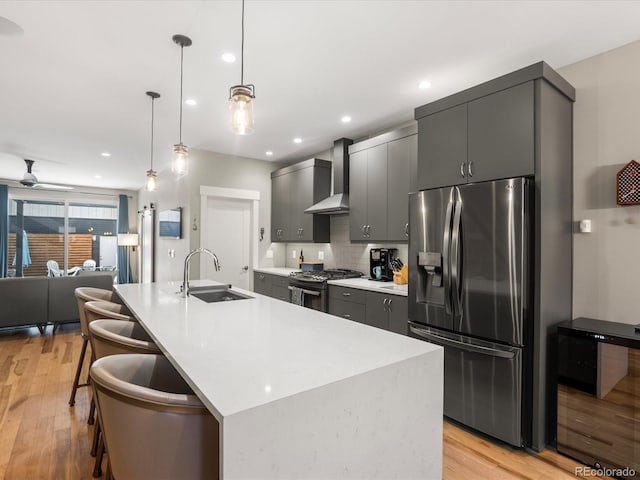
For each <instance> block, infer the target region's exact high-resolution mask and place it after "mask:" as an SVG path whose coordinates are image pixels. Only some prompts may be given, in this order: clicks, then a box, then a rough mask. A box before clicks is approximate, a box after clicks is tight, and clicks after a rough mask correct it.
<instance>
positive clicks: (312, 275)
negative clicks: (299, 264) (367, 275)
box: [289, 268, 363, 283]
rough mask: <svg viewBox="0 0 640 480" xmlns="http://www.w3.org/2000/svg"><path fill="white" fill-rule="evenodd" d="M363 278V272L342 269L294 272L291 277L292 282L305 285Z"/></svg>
mask: <svg viewBox="0 0 640 480" xmlns="http://www.w3.org/2000/svg"><path fill="white" fill-rule="evenodd" d="M362 276H363V273H362V272H357V271H355V270H346V269H340V268H336V269H331V270H321V271H317V272H293V273H291V274H290V275H289V277H290V279H291V280H295V281H296V282H303V283H324V282H326V281H327V280H342V279H345V278H359V277H362Z"/></svg>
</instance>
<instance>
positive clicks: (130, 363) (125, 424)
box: [91, 355, 219, 480]
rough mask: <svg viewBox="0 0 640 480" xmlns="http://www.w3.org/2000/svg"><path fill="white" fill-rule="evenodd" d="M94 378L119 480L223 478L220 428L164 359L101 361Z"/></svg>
mask: <svg viewBox="0 0 640 480" xmlns="http://www.w3.org/2000/svg"><path fill="white" fill-rule="evenodd" d="M91 378H92V380H93V382H92V385H93V388H94V392H95V398H96V403H97V405H98V408H99V410H100V414H101V419H102V428H103V431H104V435H105V443H106V445H107V451H108V452H109V459H110V462H111V469H112V471H113V475H114V477H115V478H124V479H126V478H135V479H136V480H147V479H149V480H151V479H157V478H180V479H184V480H192V479H193V480H200V479H210V478H219V462H218V458H219V453H218V452H219V444H218V435H219V433H218V422H217V421H216V419H215V418H214V417H213V415H211V413H209V412H208V411H207V409H206V408H205V407H204V405H203V404H202V403H201V402H200V400H198V397H196V396H195V395H194V394H193V392H192V391H191V389H190V388H189V386H188V385H187V384H186V382H185V381H184V380H183V379H182V378H181V377H180V375H179V374H178V372H177V371H176V370H175V368H173V366H172V365H171V363H170V362H169V361H168V360H167V359H166V358H165V357H164V356H160V355H112V356H109V357H103V358H101V359H98V360H96V361H95V362H94V363H93V365H92V367H91ZM132 459H135V461H132Z"/></svg>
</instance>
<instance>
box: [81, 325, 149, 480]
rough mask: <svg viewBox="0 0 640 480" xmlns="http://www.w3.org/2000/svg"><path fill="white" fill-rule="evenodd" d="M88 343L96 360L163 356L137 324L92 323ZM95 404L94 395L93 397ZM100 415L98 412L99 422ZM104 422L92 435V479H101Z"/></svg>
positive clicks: (97, 426) (99, 424)
mask: <svg viewBox="0 0 640 480" xmlns="http://www.w3.org/2000/svg"><path fill="white" fill-rule="evenodd" d="M89 339H90V340H91V350H92V352H93V355H94V358H95V359H100V358H103V357H107V356H109V355H119V354H130V353H139V354H161V353H162V352H161V351H160V349H159V348H158V346H157V345H156V344H155V343H154V342H153V340H152V339H151V337H150V336H149V334H147V332H146V331H145V329H144V328H142V325H140V324H139V323H137V322H129V321H123V320H113V319H100V320H94V321H92V322H90V323H89ZM94 400H95V395H94ZM99 418H100V412H98V419H99ZM101 429H102V427H101V422H100V420H99V421H98V423H97V425H96V428H95V430H94V434H93V442H92V446H91V455H93V456H95V457H96V461H95V465H94V469H93V476H94V477H99V476H101V475H102V457H103V455H104V445H103V443H102V442H103V440H102V437H101V435H100V431H101Z"/></svg>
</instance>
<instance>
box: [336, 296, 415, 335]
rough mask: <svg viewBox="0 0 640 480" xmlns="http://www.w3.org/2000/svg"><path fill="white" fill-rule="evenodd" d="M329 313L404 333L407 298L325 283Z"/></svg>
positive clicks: (405, 330) (406, 317)
mask: <svg viewBox="0 0 640 480" xmlns="http://www.w3.org/2000/svg"><path fill="white" fill-rule="evenodd" d="M329 313H330V314H331V315H336V316H338V317H342V318H346V319H348V320H353V321H354V322H359V323H364V324H365V325H370V326H372V327H378V328H382V329H384V330H389V331H391V332H395V333H400V334H403V335H406V334H407V320H408V309H407V297H403V296H400V295H386V294H383V293H376V292H369V291H366V290H360V289H357V288H348V287H338V286H335V285H329Z"/></svg>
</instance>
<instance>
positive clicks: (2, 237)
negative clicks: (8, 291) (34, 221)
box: [0, 185, 9, 278]
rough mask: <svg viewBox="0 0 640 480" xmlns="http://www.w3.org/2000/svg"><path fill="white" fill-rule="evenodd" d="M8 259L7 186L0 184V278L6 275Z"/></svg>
mask: <svg viewBox="0 0 640 480" xmlns="http://www.w3.org/2000/svg"><path fill="white" fill-rule="evenodd" d="M8 261H9V187H7V186H6V185H0V278H4V277H6V276H7V263H8Z"/></svg>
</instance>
